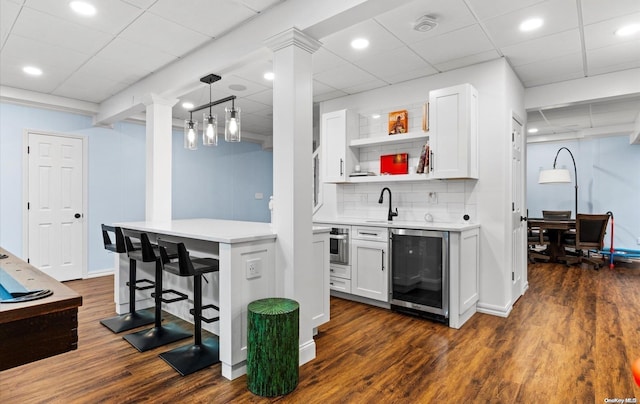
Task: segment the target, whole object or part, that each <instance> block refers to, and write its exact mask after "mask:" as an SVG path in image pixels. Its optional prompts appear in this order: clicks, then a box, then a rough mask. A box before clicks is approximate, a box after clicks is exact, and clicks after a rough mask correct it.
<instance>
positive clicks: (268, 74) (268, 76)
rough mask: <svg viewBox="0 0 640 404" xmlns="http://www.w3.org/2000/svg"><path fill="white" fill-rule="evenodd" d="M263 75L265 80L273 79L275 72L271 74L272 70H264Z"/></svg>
mask: <svg viewBox="0 0 640 404" xmlns="http://www.w3.org/2000/svg"><path fill="white" fill-rule="evenodd" d="M263 77H264V79H265V80H269V81H273V78H274V77H275V74H273V72H266V73H265V74H264V76H263Z"/></svg>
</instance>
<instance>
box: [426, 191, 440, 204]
mask: <svg viewBox="0 0 640 404" xmlns="http://www.w3.org/2000/svg"><path fill="white" fill-rule="evenodd" d="M427 203H429V204H436V203H438V194H437V193H435V192H429V195H428V196H427Z"/></svg>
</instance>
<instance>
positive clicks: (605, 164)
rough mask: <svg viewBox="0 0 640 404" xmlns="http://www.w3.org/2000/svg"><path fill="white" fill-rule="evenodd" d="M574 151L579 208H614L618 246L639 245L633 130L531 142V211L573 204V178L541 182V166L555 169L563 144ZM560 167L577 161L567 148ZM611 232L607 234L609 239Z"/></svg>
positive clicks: (638, 160)
mask: <svg viewBox="0 0 640 404" xmlns="http://www.w3.org/2000/svg"><path fill="white" fill-rule="evenodd" d="M562 146H564V147H567V148H568V149H569V150H571V152H572V153H573V156H574V157H575V160H576V166H577V170H578V211H579V212H580V213H605V212H607V211H611V212H613V214H614V220H615V229H614V230H615V231H614V247H616V248H629V249H634V250H638V249H640V245H638V244H637V242H636V240H637V239H638V238H639V237H640V210H639V209H638V207H639V206H640V174H639V173H640V145H630V144H629V137H628V136H614V137H606V138H594V139H581V140H573V141H566V142H558V143H531V144H528V145H527V207H528V209H529V217H541V216H542V210H543V209H545V210H571V211H573V210H574V208H573V206H574V182H572V183H571V184H538V174H539V172H540V170H541V169H542V168H544V169H550V168H551V167H552V166H553V159H554V157H555V155H556V152H557V151H558V149H559V148H560V147H562ZM557 167H565V168H567V169H569V172H570V173H571V177H572V180H573V176H574V173H573V163H572V162H571V156H570V155H569V153H567V151H566V150H562V151H561V152H560V154H559V155H558V162H557ZM610 236H611V234H610V233H609V232H608V233H607V236H606V237H605V245H607V246H608V245H609V244H610Z"/></svg>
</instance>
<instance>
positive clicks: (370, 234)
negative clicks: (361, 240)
mask: <svg viewBox="0 0 640 404" xmlns="http://www.w3.org/2000/svg"><path fill="white" fill-rule="evenodd" d="M360 235H361V236H374V237H378V233H366V232H364V231H361V232H360Z"/></svg>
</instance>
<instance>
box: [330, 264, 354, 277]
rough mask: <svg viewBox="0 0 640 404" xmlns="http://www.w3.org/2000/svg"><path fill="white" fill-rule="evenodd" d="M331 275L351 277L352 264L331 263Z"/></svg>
mask: <svg viewBox="0 0 640 404" xmlns="http://www.w3.org/2000/svg"><path fill="white" fill-rule="evenodd" d="M329 276H334V277H337V278H343V279H351V266H350V265H336V264H331V265H330V266H329Z"/></svg>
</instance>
